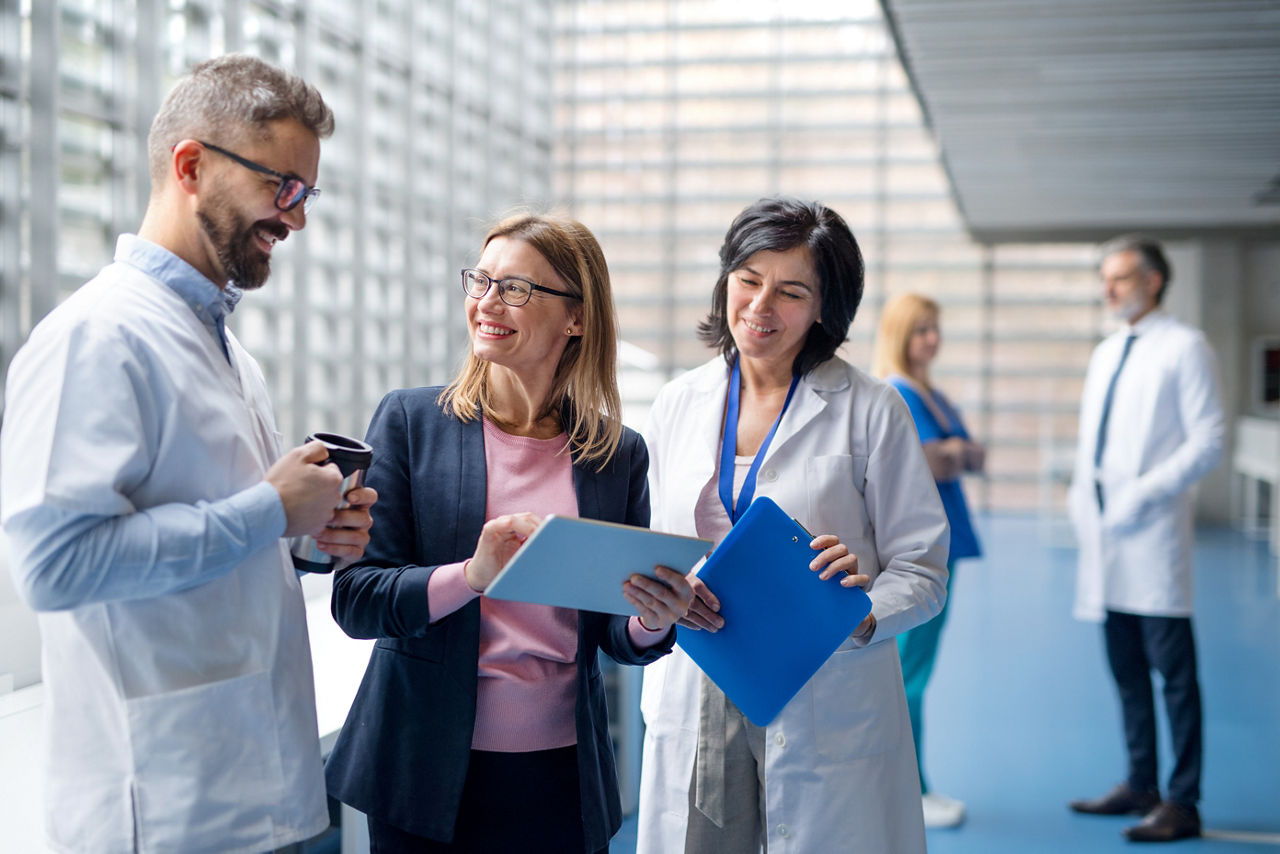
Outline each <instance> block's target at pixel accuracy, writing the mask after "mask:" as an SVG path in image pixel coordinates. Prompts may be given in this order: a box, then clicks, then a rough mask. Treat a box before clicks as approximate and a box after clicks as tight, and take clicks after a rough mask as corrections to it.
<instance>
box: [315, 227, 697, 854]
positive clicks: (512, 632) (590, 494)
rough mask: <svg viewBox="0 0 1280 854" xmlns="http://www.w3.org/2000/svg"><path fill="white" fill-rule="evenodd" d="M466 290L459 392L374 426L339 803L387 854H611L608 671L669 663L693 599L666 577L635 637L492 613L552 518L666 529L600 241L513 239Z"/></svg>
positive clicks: (647, 583) (502, 230)
mask: <svg viewBox="0 0 1280 854" xmlns="http://www.w3.org/2000/svg"><path fill="white" fill-rule="evenodd" d="M461 280H462V288H463V291H464V303H463V304H464V306H465V311H466V320H467V328H468V330H469V331H470V335H471V352H470V355H469V356H468V358H467V360H466V364H465V365H464V366H463V368H462V371H461V373H460V374H459V375H458V377H457V378H456V379H455V380H454V381H453V382H452V383H451V384H450V385H449V386H447V387H445V388H418V389H407V390H399V391H393V392H391V393H390V394H388V395H387V396H386V398H384V399H383V401H382V404H381V405H380V406H379V407H378V410H377V412H376V413H375V414H374V416H373V422H372V423H371V424H370V426H369V432H368V442H369V444H370V445H372V446H373V448H374V454H375V458H374V462H373V465H372V467H371V468H370V470H369V475H368V482H369V483H370V484H371V485H373V484H376V485H377V486H376V488H377V489H378V490H379V493H380V495H381V500H380V501H379V503H378V505H377V506H378V508H379V510H378V512H377V514H376V515H375V517H374V527H373V534H372V541H371V542H370V544H369V548H368V549H366V551H365V560H363V561H361V562H360V563H358V564H356V565H354V566H352V567H351V568H349V569H346V570H343V571H341V572H339V573H337V575H336V576H335V577H334V585H333V614H334V617H335V618H336V619H337V621H338V623H339V624H340V625H341V626H342V628H343V629H344V630H345V631H346V632H347V633H348V634H350V635H351V636H353V637H361V638H377V639H378V642H377V644H376V645H375V647H374V651H373V655H372V658H371V659H370V661H369V667H368V671H367V672H366V674H365V679H364V683H363V684H362V685H361V686H360V691H359V693H358V694H357V696H356V699H355V703H354V704H353V705H352V708H351V712H350V714H349V716H348V718H347V723H346V725H345V726H344V727H343V728H342V734H341V736H340V737H339V739H338V742H337V744H336V746H335V747H334V750H333V754H332V756H331V757H330V759H329V763H328V767H327V769H326V775H327V780H328V784H329V792H330V794H332V795H333V796H334V797H336V798H337V799H338V800H341V801H343V802H344V803H347V804H350V805H352V806H354V807H355V808H356V809H358V810H360V811H361V812H363V813H365V814H366V815H367V816H368V822H369V836H370V842H371V847H372V850H373V851H374V852H477V853H478V852H508V851H555V852H566V854H574V852H596V851H606V850H608V846H609V839H610V837H612V836H613V834H614V833H616V832H617V830H618V827H619V826H620V825H621V822H622V810H621V805H620V801H619V797H618V784H617V774H616V771H615V768H614V758H613V748H612V745H611V741H610V737H609V719H608V710H607V708H606V705H605V696H604V682H603V680H602V678H601V674H600V666H599V664H598V662H597V651H598V650H603V651H604V652H605V653H606V654H607V655H609V656H610V657H611V658H613V659H614V660H616V661H619V662H621V663H623V664H646V663H648V662H650V661H654V660H655V659H657V658H659V657H661V656H663V655H665V654H666V653H668V652H669V651H670V650H671V646H672V643H673V641H674V639H675V631H674V629H675V624H676V620H678V619H679V618H680V617H682V616H684V614H685V612H686V611H687V609H688V606H689V602H690V600H691V599H692V596H693V593H692V590H691V589H690V586H689V584H688V582H686V581H685V579H684V577H683V576H682V575H681V574H680V573H677V572H674V571H671V570H668V569H666V568H664V567H658V568H657V570H656V573H657V575H658V577H659V578H660V579H661V582H659V581H655V580H653V579H649V578H644V577H642V576H639V575H634V576H632V577H631V579H632V580H631V581H628V582H626V583H624V584H623V595H624V596H625V597H626V598H627V600H628V601H630V602H631V604H632V605H634V606H635V608H636V611H637V614H638V616H633V617H630V618H628V617H621V616H615V615H610V614H599V613H592V612H586V611H576V610H572V609H568V608H554V607H551V606H547V605H534V604H526V603H519V602H504V601H499V600H496V599H489V598H487V597H485V595H484V591H485V588H486V587H487V586H488V584H489V583H490V582H491V581H492V580H493V579H494V577H495V576H496V575H497V574H498V572H499V571H500V570H501V569H502V568H503V566H505V565H506V562H507V561H508V560H509V559H510V558H511V556H512V554H514V552H515V551H516V549H518V548H519V546H520V544H521V543H523V542H524V540H525V539H526V538H527V537H528V536H529V535H530V534H532V533H533V531H534V529H535V528H536V527H537V525H538V522H539V516H540V515H543V514H548V513H557V514H560V515H567V516H582V517H587V518H592V519H602V520H605V521H609V522H620V523H625V524H630V525H642V526H648V524H649V492H648V488H647V485H646V477H647V473H648V469H649V456H648V452H647V451H646V449H645V445H644V442H643V441H642V440H641V439H640V437H639V435H637V434H636V433H635V432H634V431H632V430H629V429H627V428H625V427H623V426H622V421H621V417H620V414H619V413H620V408H621V407H620V402H619V396H618V388H617V382H616V378H615V374H614V365H615V353H616V350H617V331H616V330H617V323H616V319H615V316H614V308H613V300H612V297H611V295H610V288H609V272H608V269H607V267H606V266H605V260H604V255H603V253H602V252H601V251H600V246H599V244H598V243H597V242H596V239H595V237H594V236H592V234H591V232H590V231H588V230H587V229H586V228H585V227H584V226H583V225H582V224H580V223H578V222H575V221H573V220H569V219H564V218H559V217H553V216H545V215H517V216H514V217H511V218H509V219H506V220H504V221H502V222H500V223H498V224H497V225H496V226H494V227H493V229H492V230H490V232H489V234H488V236H487V237H486V239H485V242H484V250H483V252H482V254H481V256H480V259H479V261H478V262H477V263H476V266H475V267H474V268H469V269H466V270H463V271H462V274H461ZM609 559H610V556H609V555H606V554H602V555H600V560H601V562H605V561H608V560H609Z"/></svg>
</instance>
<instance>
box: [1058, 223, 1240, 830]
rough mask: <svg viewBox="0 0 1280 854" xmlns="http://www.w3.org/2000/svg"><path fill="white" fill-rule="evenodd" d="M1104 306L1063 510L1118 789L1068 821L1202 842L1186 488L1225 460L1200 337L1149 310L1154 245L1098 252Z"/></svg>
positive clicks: (1156, 289) (1163, 271)
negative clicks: (1111, 682)
mask: <svg viewBox="0 0 1280 854" xmlns="http://www.w3.org/2000/svg"><path fill="white" fill-rule="evenodd" d="M1101 274H1102V281H1103V286H1104V288H1105V298H1106V302H1107V307H1108V308H1109V309H1110V310H1111V311H1112V312H1113V313H1114V314H1115V315H1116V316H1117V317H1118V318H1119V319H1120V320H1122V321H1124V324H1125V325H1124V326H1123V328H1121V329H1120V330H1118V331H1117V332H1115V333H1114V334H1112V335H1111V336H1109V337H1108V338H1107V339H1105V340H1104V341H1102V343H1100V344H1099V345H1098V347H1097V349H1096V350H1095V351H1094V353H1093V357H1092V359H1091V360H1090V362H1089V370H1088V374H1087V376H1086V378H1085V385H1084V394H1083V399H1082V402H1081V407H1080V433H1079V436H1080V439H1079V445H1078V448H1077V455H1076V466H1075V475H1074V477H1073V480H1072V484H1071V491H1070V495H1069V498H1068V501H1069V504H1070V509H1071V517H1072V521H1073V522H1074V523H1075V526H1076V532H1077V536H1078V539H1079V544H1080V565H1079V573H1078V575H1077V583H1076V607H1075V611H1076V616H1077V617H1079V618H1081V619H1088V620H1102V621H1103V635H1104V638H1105V642H1106V649H1107V659H1108V661H1109V663H1110V665H1111V673H1112V675H1113V676H1114V677H1115V681H1116V685H1117V687H1118V688H1119V693H1120V703H1121V710H1122V714H1123V719H1124V731H1125V744H1126V746H1127V749H1128V753H1129V771H1128V779H1127V780H1126V781H1125V782H1123V783H1121V784H1120V785H1118V786H1117V787H1116V788H1115V789H1113V790H1112V791H1110V792H1108V793H1107V794H1106V795H1103V796H1102V797H1100V798H1096V799H1092V800H1080V801H1072V802H1071V808H1072V809H1073V810H1075V811H1076V812H1082V813H1094V814H1101V815H1126V814H1133V815H1142V816H1144V818H1143V820H1142V822H1141V823H1139V824H1137V825H1134V826H1132V827H1129V828H1127V829H1126V830H1125V835H1126V836H1128V838H1129V839H1132V840H1135V841H1143V842H1163V841H1172V840H1174V839H1183V838H1186V837H1190V836H1199V835H1200V814H1199V810H1198V808H1197V806H1196V804H1197V802H1198V801H1199V800H1200V764H1201V752H1202V747H1201V744H1202V743H1201V737H1202V724H1201V709H1200V687H1199V680H1198V676H1197V673H1196V650H1195V641H1194V637H1193V635H1192V630H1191V594H1192V584H1191V552H1192V541H1193V533H1194V532H1193V523H1194V510H1195V501H1194V496H1193V494H1192V489H1191V487H1192V486H1193V485H1194V484H1195V483H1196V481H1198V480H1199V479H1200V478H1202V477H1204V475H1205V474H1207V473H1208V472H1209V471H1210V470H1211V469H1212V468H1213V467H1214V466H1215V465H1216V464H1217V463H1218V459H1219V457H1220V456H1221V454H1222V434H1223V418H1222V404H1221V401H1220V396H1219V392H1218V383H1217V378H1216V375H1215V370H1216V366H1215V360H1214V356H1213V351H1212V350H1211V349H1210V348H1209V345H1208V343H1207V342H1206V341H1205V337H1204V335H1203V334H1202V333H1201V332H1200V331H1199V330H1196V329H1192V328H1190V327H1188V326H1186V325H1184V324H1182V323H1180V322H1178V321H1177V320H1175V319H1174V318H1172V317H1170V316H1169V315H1168V314H1166V313H1164V312H1163V311H1161V310H1160V302H1161V300H1162V298H1163V297H1164V293H1165V289H1166V288H1167V287H1168V285H1169V279H1170V270H1169V263H1168V261H1167V260H1166V259H1165V256H1164V252H1163V251H1162V250H1161V248H1160V245H1159V244H1158V243H1156V242H1154V241H1152V240H1148V239H1144V238H1140V237H1122V238H1117V239H1116V240H1114V241H1112V242H1110V243H1108V244H1107V245H1106V246H1104V247H1103V250H1102V266H1101ZM1153 669H1154V670H1156V671H1158V672H1159V673H1160V675H1161V677H1162V678H1163V680H1164V700H1165V706H1166V707H1167V709H1168V714H1169V728H1170V732H1171V733H1172V736H1173V748H1174V767H1173V772H1172V774H1171V775H1170V777H1169V783H1168V789H1167V792H1166V797H1165V798H1164V799H1161V797H1160V792H1159V783H1158V779H1157V769H1156V720H1155V704H1154V701H1153V692H1152V679H1151V671H1152V670H1153Z"/></svg>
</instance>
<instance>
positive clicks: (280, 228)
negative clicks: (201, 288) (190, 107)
mask: <svg viewBox="0 0 1280 854" xmlns="http://www.w3.org/2000/svg"><path fill="white" fill-rule="evenodd" d="M268 127H269V130H270V133H269V137H268V138H266V139H263V138H261V136H259V135H258V134H255V133H250V134H248V135H247V136H246V141H245V142H242V143H240V144H239V145H237V146H235V148H234V149H233V150H235V152H236V153H237V154H239V155H240V156H242V157H245V158H247V159H249V160H252V161H255V162H257V163H261V164H262V165H263V166H267V167H270V168H272V169H275V170H277V171H279V172H283V173H285V174H290V175H297V176H298V177H300V178H302V180H303V181H305V182H306V183H307V184H308V185H309V186H310V185H314V183H315V181H316V176H317V173H318V171H319V167H320V140H319V139H317V138H316V136H315V134H313V133H312V132H311V131H309V130H307V129H306V128H305V127H303V126H302V125H301V124H299V123H298V122H296V121H294V120H292V119H281V120H279V121H276V122H272V123H271V124H270V125H269V126H268ZM210 141H212V140H210ZM207 154H208V156H207V160H206V164H205V166H206V168H208V169H215V170H217V171H216V172H215V173H214V175H213V177H214V180H213V181H211V182H210V184H209V189H207V190H205V191H204V192H203V193H202V195H201V198H200V200H199V204H198V205H197V207H196V216H197V218H198V220H199V222H200V227H201V229H202V230H203V232H204V234H205V237H206V238H207V241H208V245H209V248H210V250H211V251H210V254H211V255H212V256H213V258H212V259H211V260H212V266H213V267H214V270H213V273H214V276H215V278H214V281H217V282H226V281H231V282H234V283H235V284H236V285H237V286H238V287H241V288H245V289H252V288H259V287H261V286H262V285H263V284H264V283H265V282H266V280H267V277H268V276H269V275H270V273H271V252H272V250H273V249H274V248H275V244H276V243H277V242H278V241H280V240H284V239H285V238H286V237H288V236H289V232H290V231H298V230H300V229H302V228H303V227H304V226H305V225H306V215H305V214H304V213H303V210H302V205H301V204H299V205H297V206H296V207H294V208H293V210H289V211H282V210H279V209H277V208H276V205H275V197H276V190H277V189H278V188H279V186H280V181H279V180H278V179H276V178H273V177H271V176H269V175H264V174H262V173H260V172H255V171H253V170H251V169H247V168H245V167H244V166H242V165H240V164H238V163H236V162H234V161H232V160H230V159H228V158H226V157H223V156H222V155H220V154H218V153H216V152H214V151H211V150H207Z"/></svg>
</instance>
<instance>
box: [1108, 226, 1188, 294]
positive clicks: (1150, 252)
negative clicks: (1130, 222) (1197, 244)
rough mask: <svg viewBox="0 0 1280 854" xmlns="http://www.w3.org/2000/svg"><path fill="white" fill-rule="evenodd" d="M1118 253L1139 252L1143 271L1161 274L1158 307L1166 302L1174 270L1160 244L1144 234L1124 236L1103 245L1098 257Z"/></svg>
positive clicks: (1114, 238)
mask: <svg viewBox="0 0 1280 854" xmlns="http://www.w3.org/2000/svg"><path fill="white" fill-rule="evenodd" d="M1117 252H1137V253H1138V259H1139V262H1140V263H1141V265H1142V269H1143V270H1145V271H1146V272H1148V273H1159V274H1160V291H1159V292H1158V293H1157V294H1156V305H1159V304H1160V303H1161V301H1163V300H1164V292H1165V291H1166V290H1167V289H1168V287H1169V281H1170V280H1171V279H1173V269H1172V268H1171V267H1170V266H1169V259H1168V258H1166V257H1165V256H1164V249H1163V248H1162V247H1161V246H1160V242H1159V241H1158V240H1156V239H1154V238H1151V237H1147V236H1145V235H1142V234H1122V235H1120V236H1119V237H1113V238H1111V239H1110V240H1108V241H1107V242H1106V243H1104V244H1102V246H1101V247H1100V248H1099V250H1098V257H1099V258H1100V259H1101V258H1106V257H1107V256H1108V255H1114V254H1116V253H1117Z"/></svg>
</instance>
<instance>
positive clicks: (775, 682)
mask: <svg viewBox="0 0 1280 854" xmlns="http://www.w3.org/2000/svg"><path fill="white" fill-rule="evenodd" d="M812 540H813V535H812V534H810V533H809V532H808V531H806V530H805V529H804V527H803V526H802V525H800V523H799V522H797V521H795V520H794V519H792V518H791V517H789V516H788V515H787V514H786V513H785V512H783V510H782V508H780V507H779V506H778V505H777V504H776V503H775V502H773V501H772V500H770V499H769V498H765V497H760V498H757V499H756V500H755V501H753V502H751V506H750V507H748V508H747V512H746V513H744V514H743V515H742V518H741V519H739V520H738V522H737V524H736V525H734V526H733V529H732V530H730V531H729V533H728V534H727V535H725V538H724V539H723V540H722V541H721V542H720V545H719V546H717V547H716V550H715V551H714V552H712V553H711V556H710V557H709V558H707V562H706V563H705V564H703V565H702V568H701V569H699V570H698V578H700V579H702V581H703V582H705V583H706V585H707V586H708V587H709V588H711V591H712V592H713V593H715V595H716V597H717V598H718V599H719V600H720V616H722V617H724V627H723V628H721V629H720V630H719V631H718V632H708V631H698V630H696V629H688V628H685V627H684V626H681V627H679V628H678V629H677V630H676V643H678V644H680V646H681V648H683V649H684V651H685V652H686V653H688V654H689V657H690V658H692V659H693V660H694V661H695V662H696V663H697V664H698V666H699V667H701V668H702V670H703V672H704V673H706V674H707V676H709V677H710V678H711V681H713V682H715V683H716V685H718V686H719V687H720V690H722V691H724V693H725V696H727V697H728V698H729V699H731V700H733V702H734V703H735V704H737V706H738V708H739V709H741V710H742V712H743V714H745V715H746V716H747V717H748V718H749V719H750V720H751V722H752V723H754V724H756V725H757V726H765V725H767V724H768V723H769V722H770V721H772V720H773V719H774V718H775V717H777V715H778V712H780V711H782V707H783V706H785V705H786V704H787V703H788V702H789V701H790V700H791V698H792V697H794V696H795V695H796V693H797V692H798V691H799V690H800V689H801V688H802V687H804V683H805V682H808V681H809V678H810V677H811V676H813V674H814V673H816V672H817V671H818V668H819V667H821V666H822V664H823V662H825V661H826V660H827V658H829V657H830V656H831V653H833V652H835V651H836V648H837V647H839V646H840V644H842V643H844V641H845V640H846V639H848V637H849V635H851V634H852V633H853V631H854V630H855V629H856V628H857V627H858V624H859V623H861V622H862V620H863V619H864V618H865V617H866V616H867V614H868V613H870V612H871V600H870V598H868V596H867V594H866V592H865V591H864V590H862V588H860V587H841V586H840V584H839V583H838V582H837V580H836V579H829V580H827V581H823V580H822V579H820V578H818V573H816V572H813V571H812V570H810V569H809V563H810V561H812V560H813V558H814V556H815V555H816V552H815V551H814V550H813V549H811V548H810V547H809V543H810V542H811V541H812Z"/></svg>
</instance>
